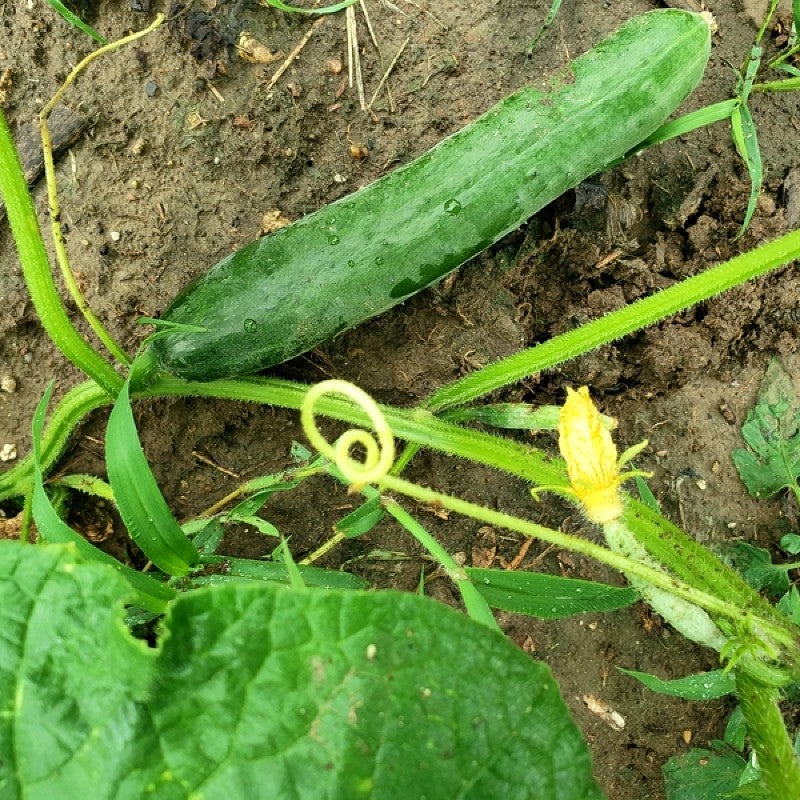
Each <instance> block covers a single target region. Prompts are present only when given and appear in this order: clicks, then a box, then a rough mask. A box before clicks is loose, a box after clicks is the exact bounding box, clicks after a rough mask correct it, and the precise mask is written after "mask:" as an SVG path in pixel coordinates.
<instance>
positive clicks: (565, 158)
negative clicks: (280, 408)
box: [142, 9, 711, 381]
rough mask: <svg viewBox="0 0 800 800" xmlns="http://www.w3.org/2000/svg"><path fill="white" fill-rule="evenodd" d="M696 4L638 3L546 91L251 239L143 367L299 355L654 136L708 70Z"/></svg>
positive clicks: (221, 266) (189, 374) (171, 315)
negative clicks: (184, 327) (645, 6)
mask: <svg viewBox="0 0 800 800" xmlns="http://www.w3.org/2000/svg"><path fill="white" fill-rule="evenodd" d="M710 38H711V37H710V29H709V26H708V24H707V23H706V22H705V20H704V19H702V18H701V17H700V16H699V15H697V14H691V13H689V12H685V11H680V10H675V9H665V10H660V11H652V12H649V13H646V14H643V15H641V16H638V17H634V18H633V19H631V20H629V21H628V22H627V23H625V24H624V25H623V26H622V27H621V28H620V29H619V30H618V31H617V32H616V33H614V34H612V35H611V36H610V37H608V38H607V39H605V40H604V41H602V42H601V43H600V44H599V45H597V46H596V47H595V48H593V49H592V50H590V51H588V52H587V53H585V54H584V55H582V56H580V57H579V58H577V59H576V60H574V61H573V62H571V64H570V65H569V66H568V67H567V68H566V69H565V70H563V71H562V72H561V73H559V74H558V75H556V76H555V77H551V78H550V79H549V81H548V85H547V86H545V89H544V91H540V90H537V89H534V88H532V87H525V88H523V89H521V90H519V91H517V92H516V93H514V94H512V95H511V96H509V97H508V98H506V99H505V100H503V101H502V102H500V103H499V104H498V105H496V106H495V107H494V108H492V109H491V110H489V111H488V112H486V113H485V114H484V115H483V116H481V117H479V118H478V119H476V120H475V121H474V122H472V123H470V124H469V125H467V126H466V127H465V128H463V129H462V130H460V131H458V132H457V133H455V134H453V135H452V136H450V137H448V138H447V139H444V140H443V141H441V142H440V143H439V144H437V145H436V146H435V147H434V148H432V149H431V150H429V151H428V152H427V153H425V154H424V155H422V156H420V157H419V158H418V159H416V160H415V161H412V162H411V163H409V164H407V165H406V166H404V167H400V168H398V169H396V170H395V171H393V172H391V173H389V174H387V175H385V176H383V177H382V178H380V179H378V180H377V181H375V182H374V183H372V184H370V185H368V186H366V187H364V188H363V189H361V190H359V191H357V192H355V193H354V194H351V195H348V196H346V197H344V198H342V199H340V200H337V201H335V202H333V203H331V204H330V205H328V206H326V207H324V208H322V209H320V210H319V211H316V212H314V213H312V214H309V215H308V216H306V217H303V218H302V219H300V220H298V221H297V222H295V223H294V224H293V225H291V226H289V227H287V228H284V229H282V230H279V231H277V232H275V233H272V234H270V235H269V236H266V237H265V238H263V239H260V240H257V241H255V242H251V243H250V244H249V245H247V246H245V247H243V248H242V249H241V250H238V251H237V252H235V253H233V254H231V255H230V256H228V257H226V258H225V259H223V260H222V261H220V262H219V263H218V264H217V265H216V266H215V267H213V268H212V269H211V270H210V271H209V272H208V273H206V274H205V275H204V276H202V277H201V278H199V280H197V281H196V282H195V283H194V284H191V285H190V286H188V287H187V288H186V289H185V290H184V291H183V292H181V293H180V294H179V295H178V297H177V298H176V299H175V300H174V301H173V303H172V304H171V305H170V307H169V308H168V309H167V310H166V312H165V313H164V314H163V315H162V319H163V320H167V321H170V322H174V323H184V324H190V325H195V326H202V327H203V328H205V331H201V332H194V331H193V332H170V333H167V332H162V333H161V334H160V335H159V336H158V337H156V338H154V340H153V341H152V343H151V344H150V346H149V352H147V351H145V353H144V354H143V360H142V366H143V367H144V364H147V366H146V367H144V372H145V373H151V372H152V371H155V370H158V369H161V370H164V371H166V372H168V373H171V374H173V375H176V376H178V377H182V378H185V379H188V380H198V381H200V380H211V379H214V378H223V377H231V376H235V375H244V374H248V373H252V372H255V371H257V370H260V369H264V368H267V367H270V366H273V365H275V364H279V363H281V362H283V361H286V360H288V359H290V358H292V357H294V356H296V355H299V354H300V353H303V352H305V351H307V350H310V349H311V348H313V347H315V346H316V345H318V344H320V343H321V342H324V341H326V340H328V339H331V338H333V337H334V336H336V335H337V334H339V333H341V332H342V331H344V330H347V329H349V328H352V327H354V326H355V325H358V324H359V323H360V322H363V321H364V320H366V319H369V318H370V317H373V316H375V315H377V314H380V313H381V312H383V311H385V310H386V309H388V308H390V307H392V306H394V305H396V304H397V303H401V302H402V301H403V300H405V299H406V298H408V297H410V296H411V295H413V294H415V293H416V292H418V291H420V290H421V289H423V288H425V287H427V286H430V285H431V284H433V283H435V282H436V281H438V280H440V279H441V278H443V277H444V276H445V275H447V274H448V273H449V272H451V271H452V270H454V269H456V268H457V267H459V266H460V265H461V264H463V263H464V262H465V261H467V260H468V259H469V258H471V257H473V256H475V255H477V254H478V253H480V252H481V251H482V250H483V249H485V248H486V247H488V246H489V245H491V244H493V243H494V242H496V241H498V240H499V239H500V238H502V237H503V236H504V235H506V234H507V233H509V232H510V231H512V230H514V229H515V228H517V227H519V226H520V225H521V224H523V223H524V222H525V221H526V220H527V219H528V218H529V217H531V216H532V215H533V214H535V213H536V212H537V211H539V210H540V209H541V208H543V207H544V206H545V205H547V204H548V203H549V202H551V201H552V200H554V199H555V198H557V197H559V196H560V195H561V194H563V193H564V192H565V191H567V190H568V189H570V188H571V187H573V186H576V185H577V184H578V183H580V182H581V181H582V180H584V179H586V178H587V177H589V176H591V175H593V174H595V173H597V172H600V171H601V170H602V169H603V168H604V166H605V165H607V164H609V163H611V162H613V161H615V160H617V159H619V158H620V157H621V156H622V155H623V154H625V153H626V152H628V151H629V150H631V149H632V148H633V147H635V146H636V145H637V144H638V143H639V142H641V141H642V140H643V139H645V138H646V137H647V136H649V135H650V134H651V133H652V132H653V131H654V130H655V129H656V128H657V127H658V126H659V125H660V124H661V123H662V122H663V121H664V120H665V119H666V118H667V117H668V116H669V115H670V114H671V113H672V112H673V111H674V110H675V109H676V108H677V107H678V106H679V105H680V103H681V102H682V101H683V100H684V99H685V98H686V97H687V95H688V94H689V93H690V92H691V90H692V89H693V88H694V87H695V85H696V84H697V83H698V82H699V80H700V78H701V77H702V74H703V71H704V69H705V65H706V63H707V61H708V57H709V53H710Z"/></svg>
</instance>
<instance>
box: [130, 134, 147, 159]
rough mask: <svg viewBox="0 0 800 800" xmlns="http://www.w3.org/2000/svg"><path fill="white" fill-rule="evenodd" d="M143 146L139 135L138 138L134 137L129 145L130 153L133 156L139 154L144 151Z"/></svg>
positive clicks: (142, 140) (143, 143) (143, 142)
mask: <svg viewBox="0 0 800 800" xmlns="http://www.w3.org/2000/svg"><path fill="white" fill-rule="evenodd" d="M144 146H145V141H144V139H143V138H142V137H141V136H140V137H139V138H138V139H134V140H133V144H132V145H131V153H133V154H134V155H135V156H140V155H141V154H142V153H143V152H144Z"/></svg>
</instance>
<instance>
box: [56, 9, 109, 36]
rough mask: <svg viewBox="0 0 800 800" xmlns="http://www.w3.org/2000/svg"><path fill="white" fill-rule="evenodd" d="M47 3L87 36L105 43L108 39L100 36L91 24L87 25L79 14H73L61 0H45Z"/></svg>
mask: <svg viewBox="0 0 800 800" xmlns="http://www.w3.org/2000/svg"><path fill="white" fill-rule="evenodd" d="M47 3H48V5H50V6H52V7H53V9H55V10H56V11H57V12H58V13H59V14H61V16H62V17H64V19H65V20H66V21H67V22H69V23H70V24H71V25H74V26H75V27H76V28H79V29H80V30H82V31H83V32H84V33H85V34H87V36H91V37H92V39H94V40H95V41H96V42H99V43H100V44H103V45H106V44H108V39H105V38H104V37H102V36H101V35H100V34H99V33H98V32H97V31H96V30H95V29H94V28H92V26H91V25H87V24H86V23H85V22H84V21H83V20H82V19H81V18H80V17H79V16H77V15H76V14H73V13H72V12H71V11H70V10H69V9H68V8H67V7H66V6H65V5H64V4H63V3H62V2H61V0H47Z"/></svg>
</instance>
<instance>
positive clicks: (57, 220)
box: [39, 14, 164, 366]
mask: <svg viewBox="0 0 800 800" xmlns="http://www.w3.org/2000/svg"><path fill="white" fill-rule="evenodd" d="M163 21H164V16H163V14H159V15H157V16H156V19H155V21H154V22H153V23H152V25H150V26H148V27H147V28H145V29H144V30H141V31H137V32H136V33H132V34H131V35H130V36H125V37H123V38H122V39H118V40H117V41H116V42H111V43H110V44H107V45H104V46H103V47H100V48H98V49H97V50H95V51H93V52H92V53H89V55H88V56H86V58H84V59H83V60H81V61H80V62H79V63H78V65H77V66H76V67H75V68H74V69H73V70H72V71H71V72H70V73H69V75H68V76H67V78H66V80H65V81H64V83H62V84H61V87H60V88H59V89H58V91H57V92H56V93H55V94H54V95H53V97H52V98H51V99H50V100H49V102H48V103H47V104H46V105H45V106H44V108H42V110H41V112H40V113H39V124H40V127H41V134H42V154H43V156H44V172H45V179H46V181H47V197H48V201H49V205H50V228H51V231H52V235H53V245H54V246H55V250H56V258H57V260H58V264H59V267H60V268H61V274H62V276H63V278H64V284H65V285H66V287H67V290H68V291H69V293H70V296H71V297H72V299H73V300H74V302H75V305H76V306H77V307H78V310H79V311H80V312H81V314H83V317H84V319H85V320H86V321H87V322H88V323H89V327H90V328H91V329H92V330H93V331H94V333H95V335H96V336H97V338H98V339H100V341H101V342H102V343H103V345H104V346H105V347H106V349H107V350H108V352H109V353H111V355H112V356H114V358H116V359H117V361H119V362H120V363H121V364H124V365H125V366H128V365H129V364H130V358H129V357H128V355H127V353H125V351H124V350H123V349H122V348H121V347H120V346H119V345H118V344H117V343H116V342H115V341H114V338H113V337H112V336H111V334H110V333H109V332H108V331H107V330H106V329H105V328H104V327H103V324H102V323H101V322H100V320H99V319H98V318H97V316H96V315H95V313H94V312H93V311H92V309H91V308H90V307H89V303H88V302H87V301H86V298H85V297H84V296H83V293H82V292H81V290H80V287H79V286H78V282H77V281H76V280H75V276H74V274H73V272H72V269H71V268H70V265H69V258H68V256H67V249H66V247H65V246H64V237H63V235H62V233H61V210H60V208H59V203H58V187H57V185H56V171H55V164H54V163H53V148H52V143H51V140H50V131H49V129H48V127H47V118H48V117H49V116H50V113H51V111H52V110H53V109H54V108H55V107H56V106H57V105H58V103H59V102H60V101H61V98H62V97H63V96H64V93H65V92H66V90H67V88H68V87H69V86H70V84H72V83H73V81H74V80H75V79H76V78H77V77H78V75H79V74H80V73H81V72H82V71H83V70H84V69H86V67H88V66H89V64H91V63H92V62H93V61H94V60H95V59H97V58H100V57H101V56H103V55H105V54H106V53H111V52H113V51H114V50H118V49H119V48H120V47H122V46H124V45H126V44H129V43H130V42H134V41H136V40H137V39H141V38H142V37H143V36H146V35H147V34H148V33H150V32H151V31H153V30H155V29H156V28H157V27H158V26H159V25H161V23H162V22H163Z"/></svg>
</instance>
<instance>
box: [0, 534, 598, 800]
mask: <svg viewBox="0 0 800 800" xmlns="http://www.w3.org/2000/svg"><path fill="white" fill-rule="evenodd" d="M0 564H2V572H0V615H2V629H3V637H2V640H1V641H0V697H3V698H5V700H4V703H5V712H4V713H3V714H2V715H0V785H2V786H3V787H4V793H3V796H4V797H5V798H16V797H26V798H29V800H49V799H50V798H55V797H57V798H64V799H65V800H66V799H68V798H81V797H91V798H93V800H104V798H109V799H110V798H114V800H128V799H129V798H130V799H131V800H133V799H134V798H135V799H136V800H138V798H141V797H144V796H145V795H149V794H152V796H154V797H161V798H189V797H193V798H198V797H226V798H231V800H239V799H240V798H241V800H258V798H275V797H282V798H284V797H285V798H288V797H325V798H331V799H334V798H340V799H341V800H355V798H358V797H370V798H373V799H374V800H380V799H381V798H386V800H395V799H396V798H411V797H420V796H422V795H424V796H426V797H427V798H431V800H436V799H437V798H441V800H451V798H462V799H463V800H467V798H475V800H485V799H486V798H490V797H502V798H520V799H521V798H531V800H600V798H601V796H602V795H601V793H600V792H599V790H598V789H597V787H596V786H595V784H594V782H593V781H592V778H591V774H590V758H589V754H588V751H587V749H586V745H585V744H584V743H583V741H582V739H581V736H580V734H579V732H578V730H577V729H576V728H575V726H574V724H573V723H572V722H571V720H570V719H569V715H568V712H567V709H566V707H565V706H564V703H563V701H562V700H561V697H560V695H559V692H558V687H557V686H556V684H555V683H554V681H553V678H552V676H551V675H550V672H549V670H548V669H547V667H545V666H544V665H542V664H540V663H537V662H535V661H532V660H531V659H530V658H529V657H528V656H526V655H525V654H524V653H522V652H521V651H520V650H519V649H518V648H516V647H515V646H514V645H512V644H511V643H510V642H509V641H507V640H506V639H504V638H503V637H502V636H501V635H499V634H497V633H495V632H493V631H490V630H488V629H487V628H485V627H484V626H482V625H477V624H475V623H472V622H470V621H469V620H467V619H465V618H464V617H463V616H462V615H460V614H458V613H456V612H454V611H451V610H449V609H447V608H445V607H443V606H441V605H440V604H438V603H435V602H434V601H431V600H427V599H424V598H418V597H415V596H413V595H410V594H398V593H389V592H387V593H361V592H357V593H352V592H348V593H342V592H331V591H324V590H318V591H313V592H312V591H299V592H298V591H294V590H291V589H289V588H285V587H284V588H282V587H273V586H270V585H268V584H263V583H259V584H252V585H247V586H244V585H227V586H216V587H212V588H208V589H201V590H197V591H194V592H191V593H189V594H187V595H183V596H181V597H179V598H178V599H177V600H176V601H174V603H172V604H171V606H170V608H169V610H168V613H167V616H166V617H165V619H164V621H163V623H162V624H161V627H160V629H159V634H158V641H159V644H158V647H157V648H155V649H153V648H148V647H146V646H145V645H144V643H142V642H139V641H137V640H135V639H133V638H132V637H131V636H130V634H129V633H128V632H127V631H126V630H125V628H124V626H123V624H122V601H123V600H124V598H125V597H126V596H127V595H128V594H129V588H128V585H127V584H126V582H125V581H123V580H122V579H121V578H120V577H119V576H117V575H116V574H115V573H114V572H113V570H110V569H109V568H108V567H106V566H104V565H101V564H92V563H86V562H84V561H83V560H82V559H80V558H78V557H77V553H76V551H75V549H74V547H47V548H45V547H38V548H34V547H32V546H30V545H24V544H21V543H18V542H0ZM56 642H57V643H58V645H57V646H56V645H55V643H56ZM190 731H191V732H193V734H194V735H190V734H189V732H190Z"/></svg>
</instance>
